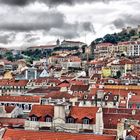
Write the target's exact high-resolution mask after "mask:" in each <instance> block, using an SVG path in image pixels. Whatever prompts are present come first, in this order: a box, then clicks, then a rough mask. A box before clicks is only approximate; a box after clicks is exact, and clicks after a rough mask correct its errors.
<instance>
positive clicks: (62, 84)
mask: <svg viewBox="0 0 140 140" xmlns="http://www.w3.org/2000/svg"><path fill="white" fill-rule="evenodd" d="M69 86H70V84H69V83H61V84H59V85H58V87H60V88H62V87H69Z"/></svg>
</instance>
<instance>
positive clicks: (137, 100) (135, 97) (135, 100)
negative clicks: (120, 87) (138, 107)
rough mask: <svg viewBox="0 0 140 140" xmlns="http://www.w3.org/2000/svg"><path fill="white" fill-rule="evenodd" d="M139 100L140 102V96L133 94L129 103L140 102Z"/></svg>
mask: <svg viewBox="0 0 140 140" xmlns="http://www.w3.org/2000/svg"><path fill="white" fill-rule="evenodd" d="M139 102H140V96H136V95H133V96H132V97H131V98H130V99H129V103H139Z"/></svg>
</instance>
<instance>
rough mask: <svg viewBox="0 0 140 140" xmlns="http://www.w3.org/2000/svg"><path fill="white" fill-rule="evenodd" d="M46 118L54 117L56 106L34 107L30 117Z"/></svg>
mask: <svg viewBox="0 0 140 140" xmlns="http://www.w3.org/2000/svg"><path fill="white" fill-rule="evenodd" d="M33 115H35V116H37V117H45V116H46V115H48V116H51V117H53V116H54V106H52V105H33V106H32V110H31V112H30V114H29V116H33Z"/></svg>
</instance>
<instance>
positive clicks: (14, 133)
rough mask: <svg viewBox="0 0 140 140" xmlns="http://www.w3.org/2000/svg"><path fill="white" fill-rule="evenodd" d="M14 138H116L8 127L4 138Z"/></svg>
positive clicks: (74, 139)
mask: <svg viewBox="0 0 140 140" xmlns="http://www.w3.org/2000/svg"><path fill="white" fill-rule="evenodd" d="M10 138H12V139H14V140H20V139H25V140H115V138H116V137H115V136H107V135H95V134H73V133H64V132H44V131H27V130H16V129H7V130H6V132H5V133H4V136H3V139H4V140H7V139H10Z"/></svg>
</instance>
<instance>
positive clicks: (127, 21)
mask: <svg viewBox="0 0 140 140" xmlns="http://www.w3.org/2000/svg"><path fill="white" fill-rule="evenodd" d="M139 17H140V13H139V14H135V15H130V14H122V15H120V18H118V19H116V20H115V21H113V24H114V26H115V27H116V28H118V29H119V28H123V27H125V26H132V27H133V26H137V25H139V24H140V18H139Z"/></svg>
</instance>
